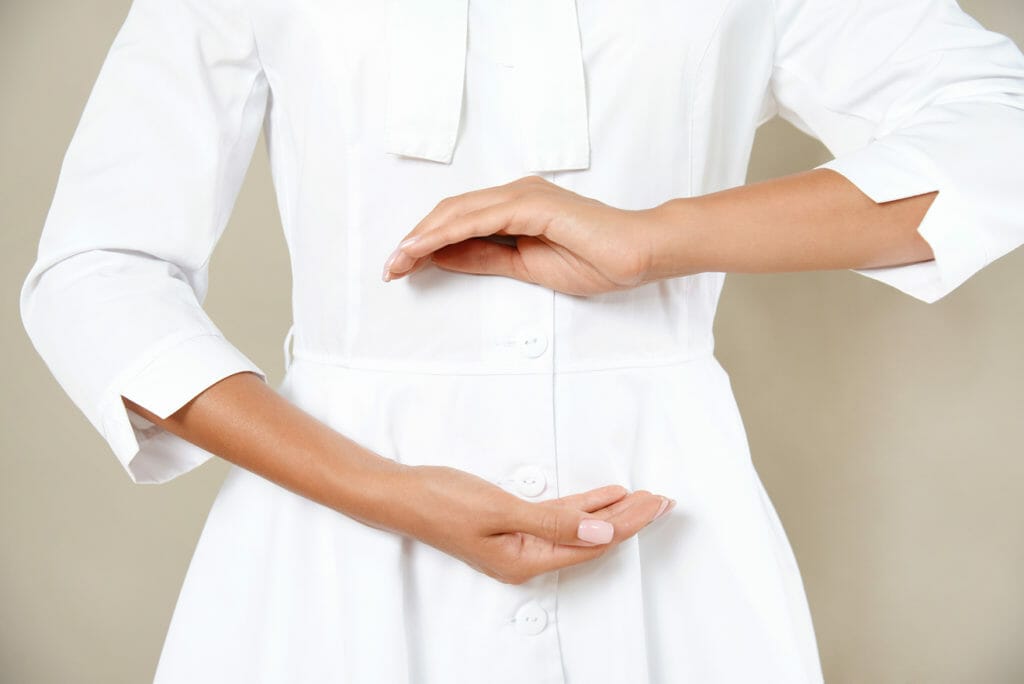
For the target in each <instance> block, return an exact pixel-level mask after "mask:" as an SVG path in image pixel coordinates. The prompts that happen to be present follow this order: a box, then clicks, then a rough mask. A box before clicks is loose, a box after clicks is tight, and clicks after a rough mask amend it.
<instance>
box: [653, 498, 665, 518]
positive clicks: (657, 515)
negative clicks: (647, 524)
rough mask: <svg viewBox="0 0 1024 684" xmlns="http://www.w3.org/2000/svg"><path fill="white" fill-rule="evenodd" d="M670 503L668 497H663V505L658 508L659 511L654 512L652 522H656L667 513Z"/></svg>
mask: <svg viewBox="0 0 1024 684" xmlns="http://www.w3.org/2000/svg"><path fill="white" fill-rule="evenodd" d="M668 503H669V500H668V497H664V496H663V497H661V506H660V507H659V508H658V512H657V513H655V514H654V517H653V518H651V522H654V521H655V520H657V519H658V518H660V517H661V516H662V515H663V514H664V513H665V509H666V508H668Z"/></svg>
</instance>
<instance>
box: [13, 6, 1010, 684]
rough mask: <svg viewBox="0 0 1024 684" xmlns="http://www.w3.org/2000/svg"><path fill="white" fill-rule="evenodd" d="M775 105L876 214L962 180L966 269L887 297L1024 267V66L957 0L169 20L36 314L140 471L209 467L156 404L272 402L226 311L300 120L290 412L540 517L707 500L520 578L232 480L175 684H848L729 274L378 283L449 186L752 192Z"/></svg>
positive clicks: (182, 603)
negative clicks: (817, 611) (813, 609)
mask: <svg viewBox="0 0 1024 684" xmlns="http://www.w3.org/2000/svg"><path fill="white" fill-rule="evenodd" d="M776 114H778V115H781V116H782V117H784V118H785V119H787V120H788V121H790V122H792V123H793V124H795V125H796V126H798V127H799V128H800V129H802V130H804V131H806V132H807V133H809V134H811V135H814V136H816V137H817V138H819V139H820V140H821V141H823V143H824V144H825V145H826V146H827V147H828V148H829V150H830V151H831V152H832V153H833V154H834V155H835V157H836V158H835V159H834V160H832V161H830V162H828V163H826V164H822V165H821V167H823V168H831V169H834V170H835V171H837V172H839V173H841V174H843V175H844V176H846V177H847V178H848V179H850V180H851V181H852V182H853V183H855V184H856V185H857V186H858V187H859V188H860V189H861V190H863V191H864V192H865V193H866V194H867V195H869V196H870V197H871V198H873V199H874V200H876V201H879V202H884V201H887V200H893V199H897V198H902V197H908V196H912V195H916V194H920V193H925V192H930V191H933V190H938V191H939V194H938V196H937V198H936V199H935V201H934V203H933V204H932V206H931V208H930V209H929V211H928V213H927V215H926V216H925V217H924V220H923V222H922V223H921V225H920V228H919V230H920V233H921V235H922V236H923V237H924V238H925V239H926V240H927V241H928V242H929V244H930V245H931V247H932V249H933V251H934V253H935V256H936V258H935V260H933V261H928V262H923V263H918V264H912V265H905V266H898V267H893V268H876V269H864V270H860V271H857V272H858V273H861V274H863V275H865V276H867V277H870V278H874V279H876V280H879V281H881V282H883V283H887V284H889V285H891V286H893V287H895V288H898V289H899V290H901V291H903V292H905V293H907V294H908V295H910V296H912V297H915V298H917V299H919V300H922V301H924V302H932V301H935V300H937V299H939V298H941V297H943V296H945V295H946V294H947V293H949V292H950V291H952V290H953V289H955V288H956V287H957V286H958V285H959V284H960V283H962V282H963V281H964V280H965V279H967V278H969V277H970V276H971V275H972V274H973V273H975V272H977V271H978V270H979V269H981V268H983V267H984V266H985V265H986V264H988V263H990V262H991V261H993V260H995V259H997V258H998V257H1000V256H1002V255H1003V254H1006V253H1007V252H1009V251H1011V250H1013V249H1015V248H1016V247H1018V246H1019V245H1020V244H1021V243H1022V241H1024V219H1022V217H1024V192H1021V189H1022V188H1024V165H1022V164H1021V160H1022V159H1024V56H1022V54H1021V52H1020V50H1019V49H1018V48H1017V47H1016V46H1015V45H1014V44H1013V43H1012V42H1011V41H1010V40H1009V39H1008V38H1007V37H1005V36H1003V35H1001V34H999V33H995V32H992V31H989V30H986V29H984V28H983V27H982V26H981V25H979V24H978V23H977V22H976V21H975V20H974V19H972V18H971V17H970V16H968V15H966V14H965V13H963V12H962V11H961V10H960V9H959V7H958V6H957V5H956V4H955V3H954V2H953V1H952V0H903V1H901V2H892V0H863V1H861V2H837V1H833V0H702V1H700V2H698V1H696V0H676V1H671V0H660V1H659V0H643V1H642V2H639V3H627V2H613V1H612V0H581V1H580V2H577V3H574V2H573V0H546V1H545V0H530V1H529V2H527V1H526V0H523V2H515V3H512V2H504V1H503V0H469V2H468V3H467V1H466V0H443V1H442V0H436V1H435V2H431V3H428V2H426V1H425V0H393V2H390V3H389V2H383V1H382V2H370V1H365V0H364V1H360V2H357V1H355V0H134V3H133V5H132V6H131V9H130V12H129V14H128V16H127V19H126V21H125V23H124V25H123V26H122V27H121V29H120V31H119V32H118V34H117V36H116V38H115V40H114V43H113V46H112V48H111V50H110V52H109V54H108V55H107V58H106V61H105V63H104V64H103V67H102V71H101V72H100V74H99V77H98V79H97V81H96V83H95V86H94V88H93V90H92V93H91V95H90V97H89V99H88V102H87V104H86V106H85V109H84V111H83V113H82V118H81V121H80V123H79V125H78V127H77V129H76V131H75V133H74V137H73V139H72V141H71V143H70V146H69V148H68V150H67V154H66V157H65V158H64V161H63V165H62V168H61V173H60V177H59V180H58V183H57V187H56V191H55V196H54V198H53V203H52V206H51V209H50V212H49V214H48V215H47V219H46V223H45V226H44V230H43V234H42V238H41V242H40V251H39V256H38V261H37V262H36V264H35V265H34V266H33V268H32V270H31V272H30V273H29V274H28V276H27V277H26V279H25V283H24V287H23V290H22V298H21V304H22V316H23V319H24V322H25V325H26V329H27V331H28V333H29V335H30V337H31V339H32V342H33V343H34V345H35V346H36V348H37V350H38V351H39V353H40V355H41V356H42V357H43V359H44V360H45V361H46V363H47V365H48V367H49V368H50V369H51V371H52V372H53V374H54V376H55V377H56V379H57V380H58V381H59V382H60V384H61V386H62V387H63V388H64V389H65V390H66V392H67V393H68V395H69V396H70V397H71V399H72V400H73V401H74V402H75V404H76V405H77V406H78V407H79V408H80V409H81V410H82V412H83V413H84V414H85V416H86V417H87V418H88V419H89V420H90V421H91V423H92V424H93V425H94V426H95V427H96V429H97V430H98V431H99V432H100V433H101V434H102V435H103V437H104V438H105V439H106V440H107V442H108V443H109V445H110V448H111V450H112V452H113V454H114V455H115V456H116V457H117V458H118V459H119V460H120V462H121V463H122V464H123V466H124V467H125V470H126V472H127V474H128V476H129V477H130V478H131V480H132V481H134V482H138V483H160V482H166V481H168V480H170V479H172V478H174V477H177V476H179V475H181V474H183V473H186V472H188V471H189V470H191V469H192V468H195V467H196V466H198V465H199V464H201V463H203V462H204V461H205V460H207V459H208V458H210V457H211V454H209V453H207V452H205V451H203V450H201V449H198V448H197V447H195V446H193V445H190V444H188V443H187V442H185V441H184V440H181V439H180V438H178V437H176V436H174V435H171V434H169V433H166V432H165V431H163V430H161V429H160V428H159V427H158V426H154V425H152V424H150V423H149V422H148V421H145V420H144V419H140V418H139V417H137V416H135V415H134V414H129V412H127V411H126V410H125V408H124V406H123V404H122V402H121V399H120V397H121V395H124V396H127V397H128V398H130V399H132V400H134V401H136V402H138V403H139V404H141V405H143V406H145V407H147V408H149V409H150V410H152V411H154V412H155V413H157V414H158V415H160V416H168V415H170V414H171V413H173V412H174V411H175V410H176V409H177V408H179V407H180V406H182V405H183V404H184V403H186V402H187V401H188V400H189V399H191V398H192V397H194V396H195V395H196V394H198V393H199V392H200V391H202V390H203V389H205V388H206V387H209V386H210V385H211V384H213V383H214V382H216V381H217V380H219V379H221V378H223V377H226V376H227V375H230V374H232V373H235V372H239V371H243V370H249V371H253V372H256V373H259V374H261V376H262V377H264V379H265V378H266V375H265V374H264V373H263V371H262V370H260V369H259V368H258V367H257V366H256V365H255V364H254V363H253V362H252V361H251V360H250V359H248V358H247V357H246V356H245V355H244V354H243V353H242V352H240V351H239V349H238V348H236V346H234V345H233V344H232V342H230V341H229V340H227V339H225V337H224V336H223V334H222V333H221V331H220V330H219V329H218V328H217V327H216V325H215V324H214V323H213V322H212V321H211V320H210V319H209V318H208V316H207V315H206V313H205V312H204V310H203V309H202V307H201V303H202V301H203V298H204V296H205V293H206V288H207V275H208V270H207V269H208V260H209V258H210V254H211V251H212V250H213V248H214V246H215V244H216V243H217V240H218V238H219V236H220V234H221V232H222V230H223V229H224V226H225V224H226V222H227V221H228V218H229V215H230V214H231V210H232V207H233V204H234V201H235V198H236V194H237V192H238V189H239V186H240V185H241V183H242V180H243V177H244V176H245V173H246V170H247V168H248V165H249V161H250V159H251V155H252V152H253V148H254V145H255V144H256V141H257V139H258V136H259V132H260V130H261V126H264V125H265V126H266V134H267V141H268V145H269V154H270V159H271V164H272V171H273V179H274V185H275V188H276V192H277V196H278V202H279V206H280V208H281V220H282V223H283V227H284V231H285V233H286V236H287V241H288V247H289V250H290V254H291V259H292V265H293V274H294V291H293V304H294V319H293V320H294V326H293V332H294V336H292V335H291V334H289V336H288V338H287V339H286V354H287V356H286V358H287V359H288V360H289V361H290V365H289V367H288V372H287V374H286V377H285V378H284V380H283V383H282V384H281V385H280V387H279V389H280V391H281V392H282V393H283V394H284V395H285V396H287V397H288V398H289V399H291V400H292V401H294V402H296V403H297V404H298V405H299V406H301V407H302V408H304V409H306V410H307V411H309V412H310V413H312V414H313V415H315V416H317V417H318V418H320V419H321V420H323V421H325V422H326V423H327V424H329V425H331V426H332V427H334V428H335V429H337V430H338V431H340V432H342V433H343V434H345V435H347V436H349V437H350V438H352V439H354V440H356V441H358V442H360V443H361V444H363V445H364V446H366V447H368V448H371V449H373V450H374V451H376V452H377V453H379V454H380V455H382V456H384V457H387V458H392V459H397V460H398V461H401V462H405V463H415V464H423V463H434V464H447V465H451V466H455V467H458V468H461V469H464V470H467V471H470V472H473V473H476V474H478V475H480V476H482V477H485V478H487V479H489V480H491V481H493V482H494V483H495V484H497V485H499V486H502V487H505V488H507V489H508V490H509V491H512V492H515V493H516V494H517V495H519V496H522V497H524V498H526V499H529V500H544V499H549V498H553V497H557V496H562V495H566V494H570V493H574V492H579V491H582V490H585V489H588V488H591V487H596V486H599V485H603V484H608V483H619V484H622V485H625V486H627V487H629V488H632V489H639V488H646V489H650V490H652V491H655V492H658V493H662V494H665V495H668V496H670V497H674V498H675V499H676V500H677V501H678V504H677V507H676V508H675V509H674V510H673V511H672V512H671V513H670V514H669V515H668V516H667V517H666V518H664V519H662V520H659V521H657V522H656V523H655V524H654V525H652V526H650V527H649V528H646V529H644V530H643V531H641V532H640V533H639V534H638V535H637V536H635V537H633V538H630V539H628V540H627V541H625V542H623V543H622V544H620V545H618V546H617V547H615V548H614V550H612V551H610V552H609V553H608V554H607V555H605V556H604V557H602V558H600V559H598V560H596V561H593V562H590V563H586V564H583V565H579V566H574V567H571V568H568V569H565V570H562V571H560V572H553V573H548V574H546V575H542V576H539V577H537V578H535V579H534V580H531V581H529V582H527V583H525V584H522V585H508V584H502V583H499V582H497V581H495V580H493V579H491V578H489V577H487V576H485V575H483V574H481V573H479V572H477V571H475V570H473V569H471V568H470V567H469V566H467V565H466V564H464V563H462V562H461V561H458V560H455V559H454V558H452V557H449V556H447V555H445V554H443V553H441V552H439V551H437V550H436V549H434V548H432V547H430V546H427V545H425V544H422V543H420V542H418V541H414V540H411V539H409V538H405V537H402V536H400V535H395V534H392V533H388V532H383V531H380V530H376V529H374V528H370V527H368V526H366V525H362V524H360V523H358V522H355V521H353V520H352V519H350V518H347V517H346V516H344V515H342V514H340V513H338V512H336V511H333V510H330V509H328V508H326V507H324V506H321V505H319V504H316V503H314V502H312V501H310V500H307V499H304V498H302V497H300V496H298V495H295V494H293V493H291V492H289V491H287V490H285V489H283V488H281V487H279V486H277V485H275V484H273V483H271V482H269V481H267V480H264V479H262V478H260V477H258V476H256V475H254V474H252V473H250V472H249V471H246V470H244V469H241V468H238V467H232V468H231V470H230V471H229V473H228V475H227V479H226V481H225V482H224V485H223V487H222V489H221V490H220V492H219V494H218V496H217V498H216V500H215V502H214V504H213V507H212V510H211V511H210V514H209V517H208V520H207V522H206V525H205V527H204V529H203V532H202V535H201V537H200V539H199V541H198V545H197V547H196V550H195V553H194V556H193V558H192V561H191V565H190V566H189V570H188V573H187V575H186V577H185V579H184V584H183V586H182V590H181V594H180V597H179V600H178V603H177V606H176V608H175V611H174V614H173V619H172V621H171V624H170V628H169V632H168V634H167V638H166V641H165V643H164V647H163V651H162V655H161V658H160V661H159V666H158V668H157V671H156V681H157V682H159V683H161V684H170V683H179V682H180V683H188V684H199V683H203V682H211V683H212V682H216V683H218V684H223V683H230V682H239V683H246V684H256V683H260V682H268V683H269V682H281V683H290V684H293V683H297V682H337V683H341V682H354V683H364V682H365V683H385V684H390V683H395V684H406V683H408V684H440V683H442V682H444V683H449V682H457V683H461V682H531V683H548V682H570V683H571V684H592V683H598V684H601V683H603V682H609V683H610V682H630V683H632V682H648V681H649V682H665V683H676V682H700V683H702V684H707V683H718V682H753V681H757V682H779V683H786V684H794V683H797V682H819V681H821V678H822V675H821V669H820V665H819V660H818V654H817V650H816V644H815V638H814V632H813V628H812V622H811V618H810V614H809V611H808V606H807V602H806V599H805V595H804V592H803V587H802V584H801V579H800V575H799V571H798V568H797V565H796V562H795V561H794V557H793V554H792V551H791V549H790V546H789V543H788V541H787V539H786V535H785V533H784V531H783V528H782V526H781V525H780V523H779V519H778V517H777V516H776V513H775V511H774V509H773V507H772V505H771V503H770V501H769V500H768V498H767V496H766V495H765V492H764V489H763V488H762V485H761V482H760V480H759V478H758V476H757V473H756V471H755V470H754V468H753V466H752V464H751V460H750V454H749V451H748V445H747V442H746V437H745V433H744V428H743V424H742V422H741V418H740V415H739V413H738V411H737V407H736V404H735V402H734V399H733V395H732V391H731V387H730V383H729V377H728V375H727V373H726V372H725V370H723V368H722V367H721V366H720V365H719V363H718V361H717V359H716V358H715V356H714V339H713V335H712V323H713V319H714V315H715V307H716V304H717V301H718V297H719V293H720V291H721V288H722V284H723V279H724V274H723V273H716V272H708V273H701V274H698V275H692V276H687V277H680V278H672V279H666V280H661V281H658V282H654V283H650V284H647V285H644V286H641V287H637V288H634V289H631V290H628V291H620V292H614V293H608V294H603V295H598V296H591V297H578V296H568V295H565V294H562V293H558V292H553V291H551V290H548V289H546V288H543V287H539V286H536V285H532V284H528V283H524V282H521V281H518V280H514V279H510V278H504V277H494V276H490V277H488V276H476V275H469V274H460V273H453V272H448V271H444V270H441V269H439V268H435V267H428V268H426V269H424V270H422V271H420V272H419V273H417V274H414V275H413V276H412V277H409V278H403V279H400V280H397V281H393V282H390V283H384V282H383V281H382V280H381V276H380V274H381V267H382V265H383V262H384V260H385V258H386V257H387V256H388V254H389V252H390V251H391V250H392V248H393V247H394V246H395V244H396V243H397V241H398V239H399V238H401V237H402V236H403V235H404V234H405V233H407V232H408V231H409V230H410V229H411V228H412V227H413V226H414V225H415V224H416V223H417V222H418V221H419V220H420V219H421V218H422V217H423V216H424V215H426V214H427V213H428V212H429V211H430V210H431V209H432V208H433V207H434V205H435V204H436V203H437V202H438V201H440V200H441V199H442V198H444V197H446V196H449V195H455V194H459V193H462V192H466V191H468V190H472V189H476V188H481V187H486V186H491V185H497V184H501V183H505V182H508V181H511V180H514V179H516V178H518V177H521V176H524V175H528V174H531V173H537V174H539V175H541V176H543V177H545V178H547V179H549V180H550V181H552V182H554V183H557V184H559V185H561V186H563V187H565V188H568V189H571V190H573V191H576V192H578V193H581V194H583V195H586V196H590V197H594V198H597V199H599V200H601V201H603V202H606V203H608V204H611V205H613V206H617V207H620V208H624V209H642V208H648V207H652V206H655V205H658V204H660V203H662V202H665V201H667V200H669V199H672V198H676V197H685V196H692V195H700V194H704V193H709V192H714V191H716V190H720V189H725V188H729V187H733V186H736V185H740V184H742V183H743V182H744V179H745V175H746V170H747V163H748V158H749V154H750V149H751V144H752V141H753V139H754V133H755V130H756V129H757V127H758V126H759V125H760V124H762V123H763V122H765V121H767V120H768V119H769V118H771V117H773V116H775V115H776ZM239 230H244V227H240V228H239ZM254 315H258V312H254ZM288 342H292V344H291V345H289V344H288Z"/></svg>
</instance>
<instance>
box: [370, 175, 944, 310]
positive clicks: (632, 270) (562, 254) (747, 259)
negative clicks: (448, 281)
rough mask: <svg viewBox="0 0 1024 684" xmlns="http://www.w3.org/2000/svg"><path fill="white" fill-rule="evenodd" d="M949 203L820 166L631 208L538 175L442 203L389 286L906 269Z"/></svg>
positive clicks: (395, 256)
mask: <svg viewBox="0 0 1024 684" xmlns="http://www.w3.org/2000/svg"><path fill="white" fill-rule="evenodd" d="M937 194H938V192H937V191H936V192H930V193H926V194H922V195H916V196H914V197H907V198H903V199H899V200H893V201H891V202H884V203H876V202H875V201H874V200H872V199H871V198H870V197H868V196H867V195H865V194H864V193H862V192H861V191H860V189H859V188H858V187H857V186H856V185H854V184H853V183H852V182H850V181H849V180H848V179H847V178H846V177H845V176H843V175H842V174H839V173H837V172H835V171H832V170H831V169H813V170H810V171H804V172H801V173H796V174H791V175H788V176H783V177H780V178H775V179H771V180H767V181H762V182H760V183H752V184H748V185H744V186H739V187H735V188H730V189H727V190H722V191H719V192H714V193H710V194H707V195H701V196H698V197H691V198H677V199H672V200H669V201H667V202H665V203H663V204H660V205H658V206H656V207H653V208H650V209H642V210H625V209H617V208H615V207H611V206H609V205H607V204H604V203H602V202H600V201H598V200H596V199H593V198H589V197H584V196H582V195H579V194H577V193H574V192H572V191H571V190H567V189H565V188H562V187H560V186H558V185H555V184H553V183H551V182H549V181H548V180H546V179H544V178H541V177H540V176H527V177H525V178H521V179H518V180H515V181H513V182H511V183H507V184H505V185H499V186H495V187H491V188H483V189H480V190H474V191H471V192H467V193H463V194H461V195H456V196H453V197H447V198H445V199H443V200H441V201H440V202H439V203H438V204H437V206H435V207H434V209H433V210H432V211H431V212H430V213H429V214H427V216H425V217H424V218H423V220H422V221H420V222H419V224H417V225H416V226H415V227H414V228H413V229H412V230H411V231H410V232H409V233H407V234H406V235H405V236H404V237H403V239H402V240H401V241H400V243H399V245H398V246H397V247H396V249H395V251H394V252H392V254H391V255H390V256H389V257H388V259H387V261H386V262H385V264H384V271H383V273H382V278H383V279H384V280H385V281H389V280H394V279H397V278H401V277H406V276H409V275H411V274H413V273H415V272H416V271H419V270H420V269H422V268H424V267H426V266H427V265H428V264H431V263H432V264H434V265H436V266H438V267H440V268H443V269H445V270H449V271H459V272H463V273H476V274H486V275H501V276H506V277H511V278H517V279H519V280H523V281H527V282H532V283H537V284H540V285H544V286H545V287H549V288H552V289H555V290H558V291H559V292H564V293H566V294H573V295H581V296H583V295H593V294H599V293H602V292H608V291H612V290H622V289H628V288H632V287H637V286H640V285H644V284H647V283H650V282H653V281H656V280H660V279H664V278H673V277H678V276H685V275H691V274H696V273H702V272H706V271H720V272H737V273H766V272H779V271H807V270H823V269H847V268H870V267H878V266H895V265H902V264H908V263H915V262H919V261H928V260H930V259H934V258H935V257H934V254H933V253H932V250H931V247H930V246H929V245H928V243H927V242H926V241H925V240H924V238H922V237H921V235H920V234H919V233H918V232H917V227H918V226H919V225H920V224H921V220H922V219H923V218H924V215H925V213H926V212H927V210H928V208H929V207H930V206H931V203H932V201H934V199H935V196H936V195H937ZM490 235H508V236H515V242H516V244H515V245H509V244H504V243H499V242H495V241H493V240H490V239H487V236H490Z"/></svg>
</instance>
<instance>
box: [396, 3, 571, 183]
mask: <svg viewBox="0 0 1024 684" xmlns="http://www.w3.org/2000/svg"><path fill="white" fill-rule="evenodd" d="M469 1H470V0H392V2H391V6H390V8H389V15H388V57H389V66H388V68H389V71H388V77H389V80H388V88H387V98H388V99H387V111H386V117H385V123H384V143H385V149H386V151H387V152H390V153H393V154H400V155H404V156H409V157H418V158H421V159H429V160H432V161H438V162H443V163H445V164H448V163H451V160H452V156H453V153H454V151H455V146H456V141H457V139H458V135H459V123H460V118H461V115H462V99H463V89H464V87H465V73H466V49H467V27H468V14H469V7H468V3H469ZM502 1H503V2H509V3H510V4H509V5H508V6H507V9H508V11H509V12H511V15H510V18H511V19H514V22H513V24H514V26H513V27H512V28H513V30H514V29H516V28H519V29H521V30H519V31H517V33H516V40H515V41H514V43H515V45H514V53H513V54H514V59H515V65H514V68H515V69H516V72H517V82H518V83H519V84H520V89H521V92H519V93H518V94H517V97H516V100H517V101H518V103H519V107H520V112H519V119H520V123H521V126H522V141H523V147H522V160H523V168H524V170H525V171H529V172H539V171H557V170H567V169H585V168H588V167H589V166H590V135H589V130H588V119H587V98H586V82H585V79H584V72H583V52H582V49H581V46H580V32H579V21H578V18H577V14H576V2H575V0H502Z"/></svg>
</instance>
